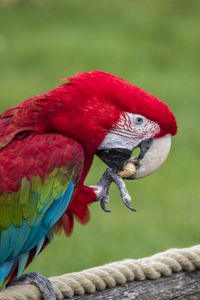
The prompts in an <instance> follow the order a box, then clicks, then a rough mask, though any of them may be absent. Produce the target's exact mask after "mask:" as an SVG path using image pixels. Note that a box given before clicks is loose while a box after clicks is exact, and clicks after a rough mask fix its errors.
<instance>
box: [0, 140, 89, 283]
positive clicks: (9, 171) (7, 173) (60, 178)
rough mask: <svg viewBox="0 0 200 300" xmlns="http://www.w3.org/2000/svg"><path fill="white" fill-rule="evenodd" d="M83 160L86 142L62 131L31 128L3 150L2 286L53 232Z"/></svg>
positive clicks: (0, 153) (0, 195)
mask: <svg viewBox="0 0 200 300" xmlns="http://www.w3.org/2000/svg"><path fill="white" fill-rule="evenodd" d="M83 160H84V156H83V150H82V148H81V146H80V145H79V144H78V143H77V142H75V141H74V140H72V139H69V138H67V137H64V136H62V135H60V134H46V135H38V134H32V135H30V136H26V137H24V138H22V139H20V140H13V141H12V142H11V143H10V144H9V145H7V146H6V147H5V148H3V149H2V150H1V151H0V286H1V285H3V284H5V283H6V282H7V281H9V279H10V278H11V277H13V276H17V277H19V276H20V275H21V274H22V272H23V270H24V268H25V267H26V265H27V264H28V263H29V261H30V260H32V259H33V257H34V256H36V255H37V254H38V253H39V252H40V251H41V249H42V248H43V247H44V245H45V244H46V243H48V241H49V240H50V239H51V238H52V234H53V231H54V225H55V224H56V222H57V221H58V220H59V219H60V218H61V216H62V215H63V213H64V212H65V211H66V209H67V207H68V205H69V203H70V200H71V198H72V195H73V192H74V189H75V187H76V184H77V182H78V181H79V178H80V176H81V173H82V167H83Z"/></svg>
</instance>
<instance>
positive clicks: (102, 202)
mask: <svg viewBox="0 0 200 300" xmlns="http://www.w3.org/2000/svg"><path fill="white" fill-rule="evenodd" d="M100 204H101V208H102V209H103V210H104V211H105V212H107V213H110V212H111V210H109V209H108V208H107V207H106V204H107V203H106V202H105V201H104V199H102V200H101V201H100Z"/></svg>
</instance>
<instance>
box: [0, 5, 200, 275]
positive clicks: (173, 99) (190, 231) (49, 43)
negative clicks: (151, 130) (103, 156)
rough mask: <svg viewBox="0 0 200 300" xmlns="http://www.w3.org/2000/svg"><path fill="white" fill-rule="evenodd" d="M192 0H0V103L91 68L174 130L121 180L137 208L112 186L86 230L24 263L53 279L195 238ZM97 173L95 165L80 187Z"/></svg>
mask: <svg viewBox="0 0 200 300" xmlns="http://www.w3.org/2000/svg"><path fill="white" fill-rule="evenodd" d="M199 28H200V2H199V1H198V0H196V1H195V0H168V1H166V0H151V1H149V0H123V1H122V0H121V1H116V0H101V1H92V0H90V1H89V0H84V1H83V0H73V1H68V0H54V1H53V0H46V1H45V0H40V1H39V0H38V1H36V0H35V1H29V0H24V1H20V0H18V1H17V0H16V1H14V0H10V1H8V0H0V99H1V104H0V108H1V111H3V110H4V109H5V108H7V107H9V106H11V105H13V104H15V103H17V102H19V101H21V100H23V99H26V98H28V97H30V96H34V95H36V94H38V93H42V92H44V91H46V90H48V89H50V88H53V87H54V86H56V85H58V84H59V79H60V78H63V77H69V76H72V75H73V74H74V73H76V72H78V71H89V70H93V69H100V70H104V71H107V72H112V73H114V74H116V75H118V76H121V77H124V78H125V79H127V80H129V81H131V82H133V83H134V84H136V85H138V86H140V87H142V88H143V89H145V90H147V91H149V92H150V93H152V94H155V95H156V96H158V97H160V98H161V99H163V100H165V101H166V102H167V103H168V104H169V105H170V106H171V107H172V109H173V110H174V112H175V115H176V116H177V119H178V123H179V134H178V136H177V137H176V138H174V141H173V147H172V151H171V154H170V156H169V159H168V161H167V163H166V164H165V165H164V166H163V167H162V168H161V169H160V171H159V172H157V173H156V174H154V175H153V176H150V177H148V178H146V179H143V180H141V181H132V182H128V183H127V185H128V189H129V191H130V193H131V194H132V195H133V198H134V205H135V206H136V208H137V213H135V214H134V213H132V212H131V211H129V210H128V209H126V208H125V206H123V205H122V203H121V201H120V198H119V194H118V192H117V191H116V189H114V188H113V190H112V195H111V199H112V201H111V203H110V208H111V210H112V213H110V214H106V213H104V212H103V211H102V210H101V208H100V205H99V204H98V203H97V204H95V205H93V207H92V208H91V221H90V223H89V224H87V226H81V225H79V224H78V223H76V226H75V229H74V233H73V235H72V236H71V237H70V238H68V237H65V236H64V235H63V236H61V237H58V238H57V239H56V240H55V241H54V242H53V243H52V244H51V245H50V246H49V247H48V249H47V250H46V251H44V252H43V253H42V254H41V255H40V256H39V257H38V259H36V260H35V262H34V263H33V264H32V265H31V267H30V268H29V270H37V271H40V272H42V273H43V274H45V275H56V274H61V273H66V272H70V271H77V270H81V269H84V268H88V267H92V266H96V265H100V264H103V263H107V262H110V261H115V260H119V259H123V258H133V257H134V258H138V257H143V256H147V255H151V254H153V253H155V252H158V251H162V250H165V249H168V248H172V247H187V246H190V245H194V244H197V243H199V242H200V217H199V215H200V201H199V200H200V199H199V198H200V196H199V169H198V166H199V148H200V139H199V128H200V126H199V111H200V99H199V94H200V92H199V87H200V30H199ZM104 169H105V165H103V164H102V163H101V162H100V161H99V160H96V161H95V164H94V165H93V168H92V170H91V172H90V175H89V177H88V179H87V182H88V184H95V183H96V182H97V180H98V178H99V177H100V176H101V174H102V172H103V171H104Z"/></svg>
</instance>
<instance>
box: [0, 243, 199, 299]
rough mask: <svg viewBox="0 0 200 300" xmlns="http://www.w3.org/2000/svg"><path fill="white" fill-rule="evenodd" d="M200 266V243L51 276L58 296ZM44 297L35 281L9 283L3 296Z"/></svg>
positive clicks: (71, 295)
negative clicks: (149, 255) (15, 284)
mask: <svg viewBox="0 0 200 300" xmlns="http://www.w3.org/2000/svg"><path fill="white" fill-rule="evenodd" d="M199 268H200V245H197V246H193V247H190V248H184V249H170V250H167V251H165V252H161V253H158V254H155V255H153V256H151V257H146V258H142V259H138V260H135V259H126V260H122V261H120V262H114V263H110V264H107V265H104V266H100V267H96V268H91V269H87V270H84V271H81V272H75V273H69V274H65V275H61V276H56V277H51V278H50V280H51V281H52V284H53V287H54V289H55V292H56V296H57V299H58V300H63V299H65V298H73V297H74V296H78V295H79V296H80V295H84V294H86V293H89V294H91V293H94V292H96V291H103V290H105V289H106V288H111V287H115V286H117V285H122V284H125V283H127V282H130V281H134V280H145V279H153V280H155V279H158V278H160V277H161V276H170V275H171V274H172V273H173V272H176V273H177V272H181V271H187V272H191V271H194V270H195V269H199ZM11 299H12V300H40V299H41V294H40V291H39V290H38V288H37V287H35V286H33V285H31V284H24V285H20V286H19V285H17V286H11V287H8V288H7V289H6V290H4V291H2V292H1V293H0V300H11Z"/></svg>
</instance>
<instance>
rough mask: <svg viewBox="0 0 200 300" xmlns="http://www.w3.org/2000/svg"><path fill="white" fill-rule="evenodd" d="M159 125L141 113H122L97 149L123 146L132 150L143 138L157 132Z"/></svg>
mask: <svg viewBox="0 0 200 300" xmlns="http://www.w3.org/2000/svg"><path fill="white" fill-rule="evenodd" d="M159 131H160V127H159V125H158V124H157V123H156V122H154V121H151V120H149V119H147V118H145V117H144V116H142V115H137V114H132V113H127V112H126V113H123V114H122V115H121V117H120V119H119V121H118V122H117V124H116V126H115V127H114V128H113V129H112V130H111V131H110V132H109V133H108V134H107V135H106V137H105V139H104V140H103V142H102V143H101V145H100V147H99V149H111V148H125V149H128V150H133V149H134V148H136V147H137V146H138V145H139V144H140V143H141V142H142V141H143V140H144V139H147V138H151V137H153V136H154V135H155V134H157V133H159Z"/></svg>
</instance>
